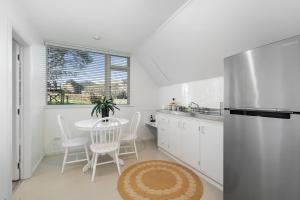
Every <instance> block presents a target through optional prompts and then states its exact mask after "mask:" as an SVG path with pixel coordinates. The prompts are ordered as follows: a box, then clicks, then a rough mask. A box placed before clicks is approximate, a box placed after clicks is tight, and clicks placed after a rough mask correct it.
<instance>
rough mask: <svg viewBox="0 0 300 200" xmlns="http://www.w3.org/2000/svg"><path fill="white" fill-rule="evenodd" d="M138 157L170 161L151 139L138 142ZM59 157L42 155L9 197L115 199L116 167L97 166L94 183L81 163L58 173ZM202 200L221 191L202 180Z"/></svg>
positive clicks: (214, 198) (218, 198)
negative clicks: (41, 160) (31, 171)
mask: <svg viewBox="0 0 300 200" xmlns="http://www.w3.org/2000/svg"><path fill="white" fill-rule="evenodd" d="M138 148H139V152H140V156H139V157H140V160H154V159H160V160H170V158H168V157H167V156H165V155H164V154H163V153H161V152H160V151H158V150H157V147H156V145H155V143H154V142H153V141H148V142H142V143H139V144H138ZM61 162H62V156H49V157H46V158H45V159H44V160H43V162H42V163H41V165H40V166H39V168H38V169H37V171H36V173H35V174H34V176H33V177H32V178H31V179H28V180H24V181H22V183H21V185H19V187H18V188H17V190H16V191H15V192H14V194H13V200H96V199H97V200H99V199H101V200H118V199H121V197H120V196H119V194H118V191H117V189H116V187H117V179H118V174H117V168H116V167H115V165H113V164H108V165H103V166H98V167H97V173H96V177H95V182H94V183H92V182H91V180H90V178H91V173H90V171H88V172H87V173H82V166H83V164H75V165H69V166H67V167H66V170H65V173H64V174H63V175H61V174H60V166H61ZM135 162H136V160H135V157H134V156H127V157H126V158H125V166H123V167H122V169H123V170H124V169H125V168H127V167H128V166H129V165H131V164H133V163H135ZM202 182H203V185H204V195H203V197H202V199H203V200H222V199H223V197H222V191H220V190H218V189H217V188H215V187H214V186H212V185H211V184H210V183H208V182H206V181H205V180H202Z"/></svg>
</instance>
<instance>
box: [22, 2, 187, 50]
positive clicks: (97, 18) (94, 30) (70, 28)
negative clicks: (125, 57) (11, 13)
mask: <svg viewBox="0 0 300 200" xmlns="http://www.w3.org/2000/svg"><path fill="white" fill-rule="evenodd" d="M186 1H187V0H126V1H125V0H85V1H83V0H38V1H37V0H23V1H19V3H22V7H23V8H24V12H25V13H26V14H27V15H28V18H29V19H30V22H31V23H32V24H33V27H34V28H35V29H36V31H37V32H38V33H39V34H40V36H41V37H42V38H43V39H44V40H45V41H52V42H57V43H63V44H72V45H81V46H87V47H90V48H100V49H106V50H115V51H121V52H126V53H131V52H132V50H133V49H135V48H136V47H137V46H138V45H139V44H141V43H142V42H143V41H144V40H145V39H146V38H147V37H148V36H150V35H151V33H153V32H154V31H155V30H156V29H157V28H158V27H159V26H160V25H161V24H162V23H163V22H165V21H166V20H167V19H168V18H169V17H170V16H171V15H172V14H173V13H174V12H175V11H176V10H177V9H178V8H179V7H181V6H182V5H183V4H184V3H185V2H186ZM95 35H98V36H99V37H101V39H100V40H94V39H93V36H95Z"/></svg>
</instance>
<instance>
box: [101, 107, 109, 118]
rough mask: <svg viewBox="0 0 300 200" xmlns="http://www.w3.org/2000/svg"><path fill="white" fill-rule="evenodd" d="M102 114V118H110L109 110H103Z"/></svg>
mask: <svg viewBox="0 0 300 200" xmlns="http://www.w3.org/2000/svg"><path fill="white" fill-rule="evenodd" d="M101 114H102V118H105V117H109V109H108V108H103V109H102V110H101Z"/></svg>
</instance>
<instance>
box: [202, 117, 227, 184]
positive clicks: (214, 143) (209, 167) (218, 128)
mask: <svg viewBox="0 0 300 200" xmlns="http://www.w3.org/2000/svg"><path fill="white" fill-rule="evenodd" d="M200 132H201V140H200V141H201V143H200V147H201V151H200V160H201V161H200V169H201V171H202V172H203V173H204V174H205V175H207V176H208V177H210V178H212V179H214V180H215V181H217V182H218V183H221V184H223V123H222V122H216V121H212V122H210V121H203V122H201V126H200Z"/></svg>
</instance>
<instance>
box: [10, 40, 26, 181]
mask: <svg viewBox="0 0 300 200" xmlns="http://www.w3.org/2000/svg"><path fill="white" fill-rule="evenodd" d="M12 43H16V47H17V48H16V55H14V54H12V56H16V57H13V58H12V59H16V61H15V63H16V65H14V66H12V67H13V68H14V70H13V72H14V75H13V76H14V78H13V81H14V84H13V86H14V87H13V88H12V92H13V97H14V98H16V101H15V102H14V105H13V112H14V113H13V118H14V119H13V121H15V123H13V126H15V127H14V130H15V132H16V140H17V141H16V143H15V144H13V145H12V148H16V152H18V164H17V167H18V168H19V172H16V169H15V167H16V166H15V164H13V169H12V170H13V179H14V178H15V177H16V176H17V175H16V173H19V175H18V179H16V181H17V180H21V179H22V176H23V169H24V168H23V163H24V162H23V152H24V151H23V141H24V140H23V137H24V121H23V116H24V103H23V102H24V98H23V97H24V95H23V91H24V87H23V86H24V64H23V63H24V55H23V45H22V44H21V43H20V42H18V41H17V40H16V39H15V38H14V37H13V38H12ZM13 45H14V44H13ZM19 81H20V82H21V85H19ZM13 134H15V133H13ZM12 142H15V140H12ZM15 145H16V146H15ZM14 156H15V155H14ZM13 161H15V160H14V159H13Z"/></svg>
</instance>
